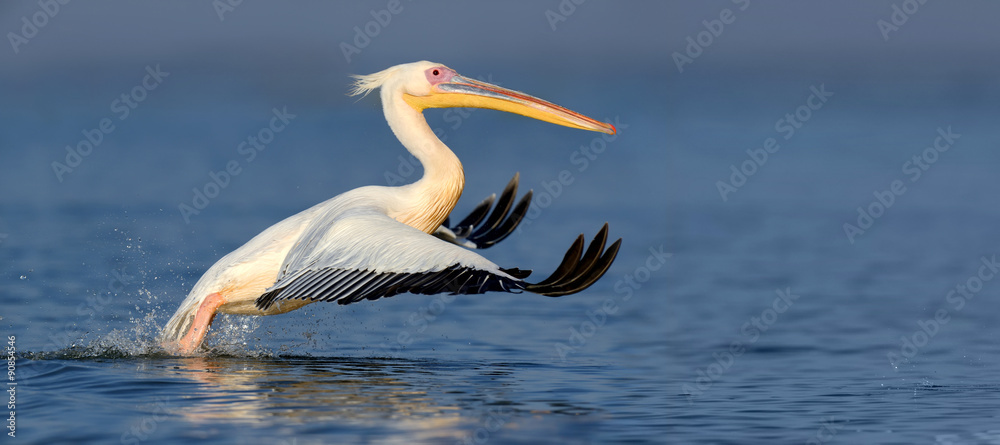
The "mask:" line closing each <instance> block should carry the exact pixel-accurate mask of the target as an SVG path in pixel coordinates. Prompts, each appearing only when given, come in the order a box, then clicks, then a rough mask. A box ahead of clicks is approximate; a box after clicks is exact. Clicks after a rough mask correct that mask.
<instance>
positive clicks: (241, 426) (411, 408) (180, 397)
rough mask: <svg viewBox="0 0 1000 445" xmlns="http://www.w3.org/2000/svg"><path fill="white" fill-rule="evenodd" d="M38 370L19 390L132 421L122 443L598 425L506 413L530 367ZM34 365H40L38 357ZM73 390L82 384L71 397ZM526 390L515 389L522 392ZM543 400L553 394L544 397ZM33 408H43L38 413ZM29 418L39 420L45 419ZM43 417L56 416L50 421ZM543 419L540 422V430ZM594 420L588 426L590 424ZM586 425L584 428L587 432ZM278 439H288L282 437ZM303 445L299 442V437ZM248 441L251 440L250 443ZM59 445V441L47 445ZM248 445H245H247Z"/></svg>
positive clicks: (193, 365) (459, 438)
mask: <svg viewBox="0 0 1000 445" xmlns="http://www.w3.org/2000/svg"><path fill="white" fill-rule="evenodd" d="M67 355H68V354H65V353H63V354H62V357H60V358H43V359H35V360H26V361H24V367H25V369H28V370H30V371H28V373H27V375H26V377H25V380H24V384H25V386H26V387H34V388H39V389H41V390H44V391H45V392H47V393H56V392H60V393H61V394H62V396H64V397H73V398H76V397H82V398H84V399H87V400H89V401H90V402H89V403H94V404H96V405H101V406H103V408H102V409H107V407H110V406H111V405H110V404H109V403H108V402H109V400H110V399H116V398H121V397H125V396H126V394H129V396H128V397H129V399H128V400H129V402H127V403H125V404H119V405H118V406H122V405H125V406H128V407H129V408H131V409H129V410H128V411H126V412H123V413H122V414H120V415H119V416H118V420H119V421H120V422H122V424H121V425H120V426H119V427H111V426H109V428H114V429H116V430H117V429H121V430H122V431H124V432H125V433H124V438H123V440H125V441H127V442H132V441H133V439H135V440H136V441H138V442H141V441H144V440H145V439H143V438H144V437H148V438H156V439H176V438H202V439H205V438H217V437H218V436H219V435H223V436H231V435H233V434H234V433H235V432H239V434H238V436H240V437H245V436H246V431H245V429H246V428H252V429H254V430H258V429H259V430H260V433H261V434H262V436H260V437H263V436H274V435H275V434H278V436H275V437H280V433H281V431H282V428H283V427H287V426H291V425H297V426H296V427H295V431H297V433H296V434H297V435H298V438H297V439H296V440H297V441H296V442H295V443H310V439H309V437H310V434H309V433H308V431H313V433H315V434H317V435H319V436H321V437H324V438H328V437H330V435H331V434H333V435H335V436H336V437H338V438H340V439H338V441H340V440H351V438H354V437H356V436H357V435H361V436H364V437H368V438H371V437H379V438H381V439H380V440H379V442H393V441H400V440H402V439H403V438H405V441H417V442H447V443H456V442H457V443H464V442H471V443H479V442H482V441H483V440H485V439H487V438H489V437H494V438H495V437H498V436H500V435H503V436H504V437H507V438H511V437H517V436H518V435H520V434H525V432H518V429H519V428H521V427H523V426H525V425H526V424H530V425H532V426H531V427H530V428H529V430H531V431H533V433H531V434H535V433H537V432H538V430H539V429H542V430H546V429H548V430H550V431H551V432H552V433H553V434H556V433H558V432H559V430H560V429H562V428H566V427H567V425H566V424H561V425H558V426H552V425H549V426H548V427H545V426H538V425H535V424H536V423H549V424H552V423H555V424H559V422H551V420H552V419H551V417H550V416H552V415H555V416H562V417H565V415H569V416H568V417H566V418H567V419H568V420H569V424H576V423H578V421H577V420H574V418H578V419H579V420H584V419H583V418H586V417H587V414H592V413H595V409H594V408H592V407H589V406H585V405H580V404H579V403H576V402H573V401H572V400H571V398H561V397H555V398H553V397H543V398H540V399H541V400H539V399H536V400H530V399H529V400H525V399H524V397H523V396H520V399H521V401H519V402H514V401H513V400H516V399H518V398H519V396H518V395H517V392H518V391H519V389H518V386H519V385H520V384H521V382H519V381H518V377H517V374H518V372H520V371H528V372H530V371H531V368H532V367H534V366H536V365H531V364H511V363H470V362H446V361H437V360H406V359H391V358H325V357H278V358H247V357H235V356H209V357H186V358H177V357H168V356H163V355H150V356H141V357H132V358H128V359H122V358H120V357H115V358H113V359H109V358H106V357H97V358H95V357H83V358H79V357H78V358H73V359H70V358H69V357H67ZM36 358H40V357H36ZM78 382H88V383H85V384H84V385H82V386H81V385H79V384H78ZM521 390H523V389H521ZM549 396H551V394H550V395H549ZM38 408H41V407H38ZM33 411H35V412H34V413H33V414H32V415H33V416H35V417H36V418H39V420H41V418H44V417H46V415H47V413H46V412H45V411H43V410H33ZM48 414H49V415H53V416H58V413H57V412H55V411H53V412H51V413H48ZM542 416H545V417H547V418H548V420H546V421H544V422H543V421H542V420H543V419H541V417H542ZM591 420H593V419H591ZM585 423H586V422H585ZM286 431H287V430H286ZM304 431H305V432H306V434H304V435H303V432H304ZM252 436H253V435H251V437H252ZM55 437H61V438H63V439H65V436H53V438H55ZM253 442H254V441H253V440H251V443H253Z"/></svg>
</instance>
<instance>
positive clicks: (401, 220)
mask: <svg viewBox="0 0 1000 445" xmlns="http://www.w3.org/2000/svg"><path fill="white" fill-rule="evenodd" d="M376 88H381V98H382V104H383V109H384V111H385V115H386V121H387V122H388V123H389V126H390V128H391V129H392V130H393V132H394V133H395V134H396V136H397V137H398V138H399V140H400V142H402V144H403V145H404V146H405V147H406V148H407V150H409V151H410V152H411V153H413V155H414V156H416V157H417V159H418V160H420V162H421V163H422V164H423V166H424V176H423V177H422V178H421V179H420V180H418V181H417V182H415V183H413V184H409V185H406V186H403V187H379V186H368V187H361V188H358V189H354V190H351V191H348V192H345V193H342V194H340V195H338V196H336V197H334V198H332V199H330V200H327V201H325V202H323V203H320V204H317V205H315V206H313V207H312V208H309V209H307V210H305V211H303V212H300V213H298V214H296V215H294V216H291V217H289V218H286V219H285V220H283V221H281V222H279V223H277V224H275V225H273V226H271V227H269V228H268V229H266V230H264V231H263V232H261V233H260V234H259V235H257V236H255V237H254V238H253V239H251V240H250V241H248V242H247V243H246V244H244V245H243V246H241V247H240V248H238V249H236V250H234V251H233V252H231V253H229V254H228V255H226V256H224V257H222V258H221V259H220V260H219V261H218V262H216V263H215V264H214V265H213V266H212V267H211V268H209V269H208V271H206V272H205V274H204V275H203V276H202V277H201V279H199V280H198V282H197V283H196V284H195V286H194V288H193V289H192V290H191V293H190V294H188V296H187V298H186V299H185V300H184V301H183V302H182V303H181V305H180V307H179V308H178V309H177V312H176V313H175V314H174V316H173V317H172V318H171V319H170V321H169V322H168V323H167V325H166V327H165V328H164V330H163V333H162V334H161V341H162V343H163V345H164V347H165V348H166V349H167V350H168V351H171V352H175V353H184V354H187V353H192V352H194V351H195V350H197V348H198V346H199V345H200V344H201V343H202V341H203V340H204V337H205V334H206V332H207V330H208V328H209V325H210V324H211V322H212V319H213V318H214V316H215V314H216V313H220V312H221V313H230V314H241V315H275V314H280V313H284V312H288V311H291V310H294V309H298V308H300V307H302V306H305V305H306V304H310V303H313V302H315V301H336V302H338V303H341V304H348V303H352V302H356V301H360V300H362V299H377V298H382V297H390V296H393V295H397V294H400V293H406V292H410V293H420V294H433V293H440V292H451V293H461V294H469V293H482V292H487V291H507V292H519V291H522V290H527V291H529V292H534V293H538V294H542V295H549V296H560V295H566V294H570V293H575V292H579V291H581V290H583V289H585V288H586V287H588V286H590V285H591V284H593V283H594V282H595V281H596V280H597V279H598V278H600V277H601V276H602V275H603V274H604V272H605V271H606V270H607V268H608V267H610V265H611V262H612V261H613V260H614V257H615V255H616V253H617V251H618V246H619V245H620V242H621V240H618V241H616V242H615V243H613V244H612V245H611V246H609V247H608V248H607V250H605V248H604V247H605V244H606V241H607V225H606V224H605V226H604V228H603V229H602V230H601V232H600V233H599V234H598V236H597V237H596V238H595V240H594V242H592V243H591V246H590V248H588V249H586V252H584V249H583V247H584V246H583V245H584V242H583V237H582V235H581V236H580V237H578V238H577V240H576V242H574V243H573V245H572V247H571V248H570V249H569V251H568V252H567V254H566V257H565V259H564V261H563V263H562V264H561V265H560V266H559V268H558V269H557V270H556V272H554V273H553V275H552V276H551V277H549V278H548V279H546V280H544V281H542V282H541V283H538V284H531V283H527V282H525V281H523V279H524V278H526V277H527V275H528V274H529V273H530V271H522V270H518V269H503V268H501V267H500V266H498V265H497V264H495V263H493V262H492V261H489V260H487V259H486V258H484V257H482V256H481V255H479V254H477V253H475V252H473V251H471V250H468V249H467V247H479V248H485V247H489V246H491V245H492V244H494V243H496V242H499V241H500V240H502V239H503V238H505V237H506V236H507V235H509V234H510V233H511V232H512V231H513V229H514V227H516V226H517V224H518V223H519V222H520V220H521V218H523V216H524V213H525V212H526V210H527V206H528V202H529V201H530V196H531V195H530V192H528V194H527V195H526V196H525V197H524V198H523V199H522V200H521V201H520V202H519V203H518V204H517V205H516V206H515V205H513V200H514V197H515V195H516V191H517V180H518V178H517V176H515V177H514V179H513V180H512V181H511V184H509V185H508V187H507V189H506V190H504V193H503V194H502V195H501V198H500V199H499V200H497V201H496V202H494V198H493V197H490V198H488V199H487V200H486V201H484V202H483V203H482V204H480V206H479V207H477V208H476V210H474V211H473V213H472V215H470V216H469V217H467V218H466V219H465V220H463V221H462V222H461V223H459V224H458V225H457V226H455V227H446V226H442V223H444V222H446V221H447V217H448V215H449V213H450V212H451V211H452V209H453V208H454V206H455V203H456V202H457V201H458V198H459V196H460V195H461V192H462V188H463V187H464V183H465V176H464V172H463V170H462V165H461V163H460V162H459V160H458V158H457V157H456V156H455V155H454V153H452V152H451V150H450V149H448V147H447V146H445V145H444V143H442V142H441V141H440V140H439V139H438V138H437V137H436V136H434V133H433V131H432V130H431V129H430V127H429V126H428V125H427V122H426V121H425V120H424V118H423V114H422V110H423V109H424V108H428V107H447V106H465V107H469V106H473V107H483V108H493V109H499V110H503V111H509V112H513V113H518V114H522V115H525V116H529V117H533V118H537V119H542V120H545V121H548V122H553V123H557V124H560V125H565V126H570V127H574V128H583V129H588V130H594V131H604V132H609V133H613V132H614V127H612V126H610V125H608V124H604V123H601V122H598V121H595V120H593V119H590V118H588V117H586V116H583V115H580V114H578V113H575V112H572V111H569V110H567V109H565V108H562V107H559V106H557V105H554V104H551V103H548V102H545V101H543V100H541V99H537V98H534V97H531V96H528V95H525V94H524V93H519V92H516V91H511V90H506V89H503V88H500V87H497V86H495V85H490V84H485V83H482V82H477V81H473V80H469V79H466V78H464V77H462V76H460V75H458V74H457V73H455V72H454V71H453V70H451V69H449V68H447V67H445V66H443V65H440V64H434V63H431V62H417V63H412V64H406V65H398V66H395V67H392V68H389V69H387V70H384V71H381V72H379V73H375V74H373V75H369V76H358V77H357V82H356V83H355V87H354V90H353V92H352V94H367V93H369V92H371V91H373V90H374V89H376ZM494 204H495V205H494ZM491 207H492V208H493V209H492V213H491V212H490V209H491ZM488 213H489V216H487V214H488ZM432 234H434V235H432ZM435 235H436V236H435ZM462 246H465V247H462Z"/></svg>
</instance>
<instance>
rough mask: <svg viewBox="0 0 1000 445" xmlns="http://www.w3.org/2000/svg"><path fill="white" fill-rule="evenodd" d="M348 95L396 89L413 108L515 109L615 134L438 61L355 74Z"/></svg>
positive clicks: (589, 120) (607, 126)
mask: <svg viewBox="0 0 1000 445" xmlns="http://www.w3.org/2000/svg"><path fill="white" fill-rule="evenodd" d="M355 79H356V81H355V83H354V89H353V90H352V91H351V95H358V94H368V93H369V92H371V91H372V90H374V89H376V88H380V87H381V88H382V94H383V97H385V96H384V95H385V94H387V93H399V94H401V95H402V98H403V100H404V101H406V103H407V104H409V105H410V106H411V107H413V108H414V109H415V110H417V111H422V110H424V109H426V108H449V107H471V108H489V109H493V110H500V111H506V112H509V113H516V114H520V115H522V116H527V117H530V118H534V119H538V120H542V121H545V122H550V123H553V124H557V125H563V126H566V127H571V128H578V129H581V130H591V131H600V132H602V133H607V134H615V127H614V125H611V124H606V123H604V122H600V121H598V120H595V119H592V118H589V117H587V116H584V115H582V114H580V113H577V112H575V111H572V110H569V109H566V108H563V107H560V106H559V105H556V104H554V103H552V102H548V101H545V100H542V99H539V98H537V97H533V96H529V95H527V94H524V93H522V92H519V91H514V90H508V89H506V88H501V87H499V86H496V85H492V84H489V83H486V82H480V81H478V80H474V79H469V78H467V77H464V76H462V75H460V74H458V73H457V72H455V70H453V69H451V68H448V67H447V66H444V65H442V64H440V63H433V62H427V61H423V62H415V63H408V64H404V65H397V66H394V67H392V68H389V69H387V70H384V71H380V72H378V73H375V74H370V75H367V76H355Z"/></svg>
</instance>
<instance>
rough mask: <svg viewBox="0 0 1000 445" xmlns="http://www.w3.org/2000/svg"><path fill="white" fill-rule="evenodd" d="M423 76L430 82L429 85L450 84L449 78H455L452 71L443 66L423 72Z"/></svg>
mask: <svg viewBox="0 0 1000 445" xmlns="http://www.w3.org/2000/svg"><path fill="white" fill-rule="evenodd" d="M425 74H426V76H427V81H428V82H430V83H431V85H437V84H439V83H444V82H450V81H451V78H452V77H454V76H455V72H454V71H452V70H450V69H448V68H445V67H443V66H439V67H435V68H430V69H428V70H427V71H425Z"/></svg>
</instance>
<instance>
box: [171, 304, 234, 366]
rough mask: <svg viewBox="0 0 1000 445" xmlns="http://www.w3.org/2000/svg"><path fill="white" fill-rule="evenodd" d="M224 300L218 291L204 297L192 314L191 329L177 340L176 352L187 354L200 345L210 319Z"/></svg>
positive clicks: (213, 317)
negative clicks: (193, 314) (195, 311)
mask: <svg viewBox="0 0 1000 445" xmlns="http://www.w3.org/2000/svg"><path fill="white" fill-rule="evenodd" d="M225 302H226V300H225V299H224V298H222V294H220V293H218V292H216V293H214V294H211V295H209V296H208V297H205V301H203V302H202V303H201V306H199V307H198V312H197V313H196V314H195V316H194V322H192V323H191V329H190V330H189V331H188V333H187V334H186V335H184V338H182V339H181V340H180V342H178V345H177V350H176V352H177V353H179V354H184V355H188V354H191V353H193V352H194V351H195V350H196V349H198V346H201V342H202V341H204V340H205V334H207V333H208V327H209V326H210V325H211V324H212V320H214V319H215V311H217V310H219V306H222V304H223V303H225Z"/></svg>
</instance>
